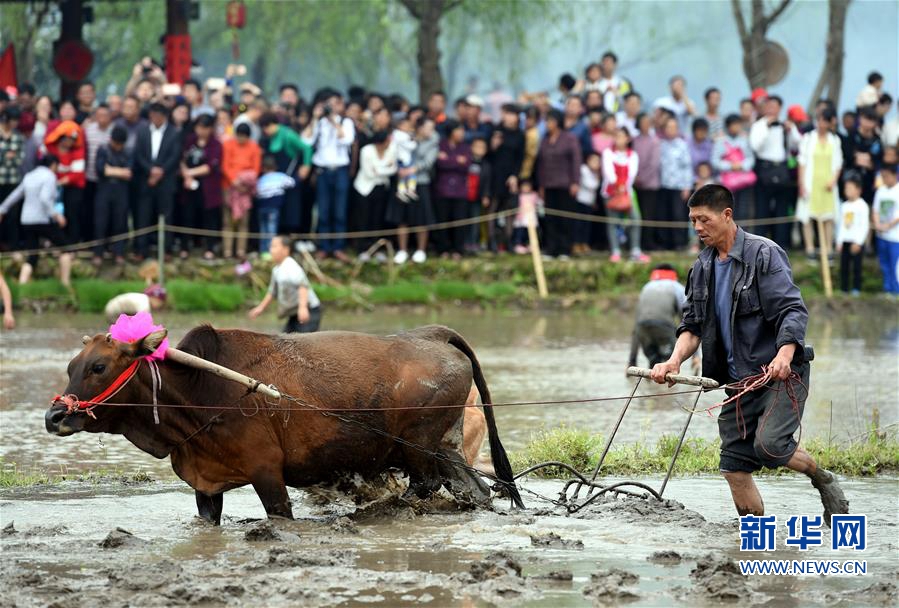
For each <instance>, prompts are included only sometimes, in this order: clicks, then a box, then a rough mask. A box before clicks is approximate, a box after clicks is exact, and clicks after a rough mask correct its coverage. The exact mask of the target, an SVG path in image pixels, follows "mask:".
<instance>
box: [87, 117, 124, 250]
mask: <svg viewBox="0 0 899 608" xmlns="http://www.w3.org/2000/svg"><path fill="white" fill-rule="evenodd" d="M127 141H128V131H127V130H126V129H125V127H123V126H121V125H116V126H115V127H113V128H112V134H111V135H110V137H109V143H108V144H106V145H104V146H100V149H99V150H97V193H96V196H95V198H94V237H96V238H98V239H103V238H106V237H109V236H114V235H117V234H122V233H125V232H128V189H129V184H130V182H131V154H130V153H129V152H128V150H127V149H126V148H125V144H126V142H127ZM104 249H105V247H104V246H103V245H102V244H99V245H97V246H96V247H94V264H95V265H99V264H100V262H102V256H103V250H104ZM112 251H113V253H114V254H115V263H116V264H117V265H122V264H124V263H125V241H117V242H115V243H113V244H112Z"/></svg>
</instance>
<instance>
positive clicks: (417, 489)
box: [403, 440, 441, 498]
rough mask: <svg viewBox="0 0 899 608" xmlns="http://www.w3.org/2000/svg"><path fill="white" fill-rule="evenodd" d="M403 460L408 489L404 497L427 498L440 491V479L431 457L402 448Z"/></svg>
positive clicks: (412, 449) (414, 450) (411, 449)
mask: <svg viewBox="0 0 899 608" xmlns="http://www.w3.org/2000/svg"><path fill="white" fill-rule="evenodd" d="M413 441H415V440H413ZM416 443H418V442H417V441H416ZM403 459H404V460H405V462H406V467H405V469H406V472H407V473H409V489H408V490H406V493H405V494H404V496H407V497H408V496H418V497H419V498H427V497H428V496H430V495H431V494H433V493H434V492H436V491H437V490H439V489H440V484H441V479H440V475H439V470H438V467H437V463H436V462H435V458H434V457H433V456H431V455H429V454H425V453H423V452H420V451H418V450H416V449H414V448H410V447H404V448H403Z"/></svg>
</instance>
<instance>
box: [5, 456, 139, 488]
mask: <svg viewBox="0 0 899 608" xmlns="http://www.w3.org/2000/svg"><path fill="white" fill-rule="evenodd" d="M63 481H77V482H81V483H94V484H97V483H103V482H119V483H124V484H134V483H148V482H152V481H155V480H154V479H153V478H152V477H151V476H150V475H149V474H147V473H145V472H143V471H138V472H136V473H126V472H124V471H122V470H121V469H119V468H111V469H109V468H101V469H96V470H94V471H88V472H85V473H69V472H68V471H66V470H61V471H57V472H50V471H45V470H41V469H37V468H25V467H22V466H20V465H18V464H17V463H15V462H5V461H4V460H3V459H0V488H22V487H30V486H38V485H48V484H57V483H62V482H63Z"/></svg>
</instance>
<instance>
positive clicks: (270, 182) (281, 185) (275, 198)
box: [256, 154, 296, 258]
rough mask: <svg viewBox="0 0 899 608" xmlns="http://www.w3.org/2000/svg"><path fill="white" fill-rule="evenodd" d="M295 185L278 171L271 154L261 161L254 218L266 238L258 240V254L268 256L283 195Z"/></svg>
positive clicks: (282, 203) (275, 232)
mask: <svg viewBox="0 0 899 608" xmlns="http://www.w3.org/2000/svg"><path fill="white" fill-rule="evenodd" d="M294 185H296V182H295V181H294V180H293V178H292V177H290V176H288V175H287V174H286V173H281V172H280V171H278V161H277V160H276V159H275V157H274V156H272V155H271V154H267V155H266V156H265V158H263V159H262V176H260V178H259V181H258V182H256V217H257V218H258V219H259V232H262V233H263V234H265V235H266V236H265V237H264V238H261V239H259V253H260V254H262V257H263V258H265V257H266V256H268V246H269V244H270V243H271V237H272V236H274V235H275V234H277V233H278V219H279V218H280V216H281V207H283V206H284V193H285V192H286V191H287V190H290V189H291V188H293V187H294Z"/></svg>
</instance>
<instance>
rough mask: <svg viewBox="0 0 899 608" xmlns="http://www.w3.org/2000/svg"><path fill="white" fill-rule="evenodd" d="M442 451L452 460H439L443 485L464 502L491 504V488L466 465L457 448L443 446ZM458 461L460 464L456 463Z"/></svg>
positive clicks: (483, 505)
mask: <svg viewBox="0 0 899 608" xmlns="http://www.w3.org/2000/svg"><path fill="white" fill-rule="evenodd" d="M440 453H441V454H443V455H444V456H446V457H447V458H448V459H449V460H451V461H452V462H447V461H446V460H442V459H441V460H439V461H438V465H437V466H438V467H439V468H440V475H441V477H442V478H443V485H444V486H445V487H446V489H447V490H449V491H450V493H451V494H452V495H453V496H454V497H456V499H457V500H460V501H462V502H470V503H475V504H477V505H479V506H482V507H487V506H489V505H490V488H489V487H488V486H487V484H485V483H484V482H483V480H481V478H480V477H479V476H478V475H476V474H475V473H474V472H472V471H471V470H469V469H468V468H467V467H466V466H465V465H467V463H466V462H465V459H464V458H463V457H462V455H461V454H460V453H459V452H458V451H456V450H449V449H446V448H443V449H441V450H440ZM454 463H458V464H454Z"/></svg>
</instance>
